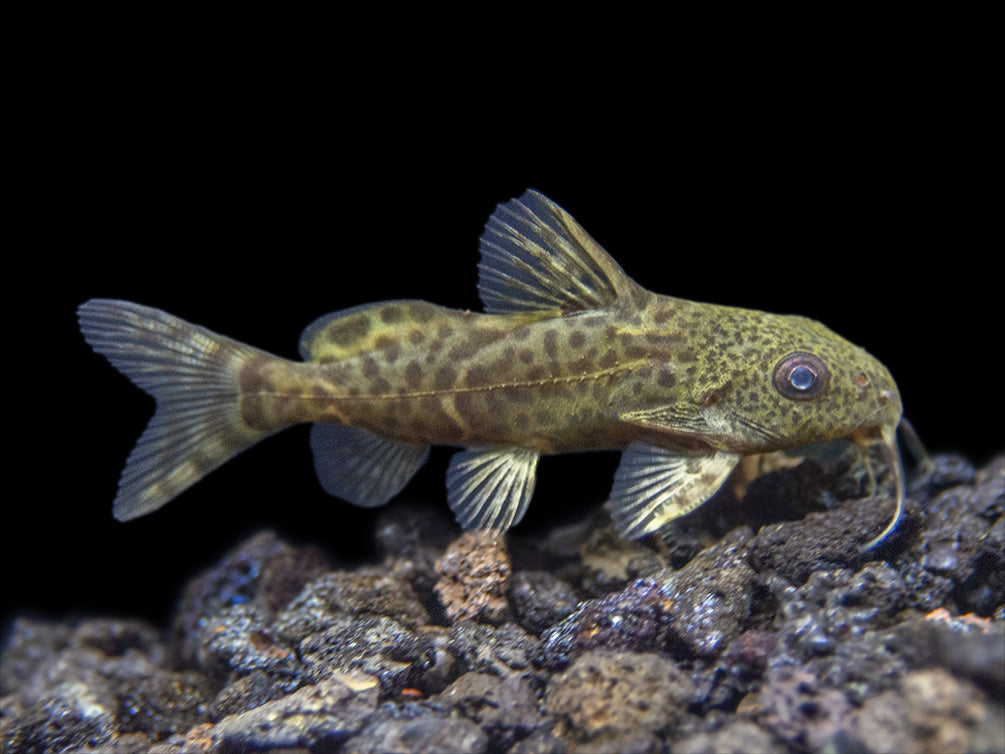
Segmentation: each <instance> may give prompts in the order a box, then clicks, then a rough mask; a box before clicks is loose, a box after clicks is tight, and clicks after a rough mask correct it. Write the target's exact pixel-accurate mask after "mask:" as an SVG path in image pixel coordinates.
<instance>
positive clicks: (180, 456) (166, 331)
mask: <svg viewBox="0 0 1005 754" xmlns="http://www.w3.org/2000/svg"><path fill="white" fill-rule="evenodd" d="M77 317H78V320H79V322H80V330H81V332H82V333H83V334H84V339H85V340H86V341H87V342H88V344H89V345H90V346H91V348H93V349H94V350H95V351H97V352H98V353H100V354H101V355H102V356H104V357H105V358H107V359H108V360H109V361H110V362H111V363H112V365H113V366H114V367H115V368H116V369H118V370H119V371H120V372H122V373H123V374H124V375H126V377H128V378H129V379H130V380H132V381H133V383H135V384H136V385H137V386H138V387H140V388H142V389H143V390H145V391H146V392H147V393H149V394H150V395H151V396H153V397H154V398H155V399H156V401H157V410H156V412H155V413H154V416H153V418H152V419H151V420H150V423H149V424H148V425H147V427H146V429H145V430H144V431H143V434H142V435H141V436H140V439H139V440H138V441H137V443H136V447H135V448H133V451H132V453H130V454H129V459H128V460H127V461H126V467H125V469H124V470H123V471H122V477H121V479H120V480H119V492H118V495H117V496H116V498H115V505H114V508H113V513H114V515H115V517H116V518H117V519H119V520H120V521H127V520H129V519H131V518H137V517H138V516H143V515H145V514H147V513H150V512H151V511H155V510H157V509H158V508H160V507H161V506H162V505H164V504H165V503H167V502H168V501H169V500H171V499H172V498H173V497H175V496H176V495H178V494H179V493H180V492H182V491H183V490H185V489H187V488H188V487H190V486H192V485H193V484H195V483H196V482H197V481H199V480H200V479H202V477H204V476H205V475H206V474H208V473H209V472H211V471H212V470H213V469H215V468H217V467H218V466H220V465H221V464H223V463H225V462H226V461H228V460H230V459H231V458H233V457H234V456H235V455H237V454H238V453H240V452H241V451H242V450H245V449H246V448H248V447H250V446H251V445H253V444H254V443H256V442H258V441H259V440H261V439H262V438H263V437H265V436H266V435H268V434H269V432H267V431H262V430H256V429H253V428H251V427H248V426H247V425H246V424H245V423H244V422H243V421H242V419H241V414H240V404H239V399H240V374H241V368H242V367H243V366H244V364H246V363H247V362H248V360H249V359H252V358H254V357H257V356H262V355H264V354H263V352H262V351H259V350H257V349H255V348H252V347H250V346H246V345H244V344H242V343H238V342H237V341H235V340H231V339H229V338H226V337H223V336H221V335H217V334H216V333H213V332H210V331H209V330H206V329H204V328H202V327H198V326H196V325H192V324H189V323H188V322H185V321H183V320H181V319H178V318H177V317H173V316H171V315H170V314H168V313H166V312H162V311H160V310H159V309H152V308H149V307H146V306H139V305H138V304H133V303H130V302H128V301H112V300H107V299H92V300H90V301H87V302H86V303H84V304H82V305H81V306H80V308H79V309H78V310H77Z"/></svg>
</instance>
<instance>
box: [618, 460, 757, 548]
mask: <svg viewBox="0 0 1005 754" xmlns="http://www.w3.org/2000/svg"><path fill="white" fill-rule="evenodd" d="M739 460H740V456H738V455H736V454H733V453H723V452H716V453H714V454H712V455H700V456H699V455H681V454H679V453H675V452H673V451H671V450H666V449H665V448H658V447H654V446H652V445H645V444H643V443H637V442H636V443H632V444H631V445H629V446H628V448H627V449H626V450H625V452H624V453H623V454H622V456H621V464H620V465H619V466H618V470H617V471H616V472H615V474H614V485H613V487H612V488H611V500H610V507H611V511H612V515H613V518H614V524H615V526H616V527H617V529H618V531H619V532H621V534H622V535H624V536H625V537H627V538H628V539H638V538H639V537H641V536H643V535H645V534H649V533H651V532H654V531H656V530H657V529H659V528H660V527H662V526H663V525H665V524H667V523H668V522H670V521H672V520H673V519H675V518H678V517H680V516H683V515H684V514H685V513H689V512H690V511H692V510H694V509H695V508H697V507H698V506H699V505H701V504H702V503H704V502H705V501H706V500H707V499H708V498H710V497H711V496H712V495H713V494H715V492H716V490H718V489H719V487H721V486H722V483H723V482H724V481H725V480H726V477H727V476H729V473H730V472H731V471H732V470H733V468H734V467H735V466H736V464H737V463H738V462H739Z"/></svg>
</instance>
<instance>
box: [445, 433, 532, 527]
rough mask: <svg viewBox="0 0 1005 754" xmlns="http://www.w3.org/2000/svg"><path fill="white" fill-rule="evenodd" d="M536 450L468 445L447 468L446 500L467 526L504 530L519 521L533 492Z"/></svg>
mask: <svg viewBox="0 0 1005 754" xmlns="http://www.w3.org/2000/svg"><path fill="white" fill-rule="evenodd" d="M540 456H541V454H540V453H538V452H537V451H536V450H530V449H528V448H519V447H504V448H468V449H466V450H462V451H460V452H458V453H455V454H454V456H453V458H451V459H450V466H449V468H448V469H447V502H448V503H449V504H450V508H451V510H453V511H454V515H456V516H457V520H458V521H459V522H460V524H461V526H463V527H464V528H465V529H496V530H499V531H505V530H506V529H509V528H510V527H512V526H514V525H516V524H517V523H519V521H520V519H521V518H523V514H524V513H525V512H526V510H527V504H528V503H529V502H530V498H531V496H532V495H533V494H534V482H535V480H536V476H537V461H538V458H540Z"/></svg>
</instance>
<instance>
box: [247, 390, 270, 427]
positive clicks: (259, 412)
mask: <svg viewBox="0 0 1005 754" xmlns="http://www.w3.org/2000/svg"><path fill="white" fill-rule="evenodd" d="M241 421H243V422H244V423H245V424H246V425H247V426H249V427H251V428H252V429H268V423H267V422H266V418H265V409H264V407H263V405H262V398H261V396H258V395H247V396H242V398H241Z"/></svg>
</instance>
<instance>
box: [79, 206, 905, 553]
mask: <svg viewBox="0 0 1005 754" xmlns="http://www.w3.org/2000/svg"><path fill="white" fill-rule="evenodd" d="M481 251H482V260H481V263H480V267H479V272H480V275H479V292H480V294H481V298H482V301H483V303H484V304H485V309H486V313H484V314H477V313H471V312H462V311H456V310H451V309H446V308H443V307H440V306H436V305H434V304H430V303H426V302H424V301H389V302H384V303H377V304H371V305H366V306H361V307H357V308H355V309H351V310H347V311H344V312H336V313H335V314H332V315H328V316H327V317H324V318H322V319H321V320H319V321H317V322H315V323H314V324H312V325H311V326H310V327H308V328H307V330H306V331H305V332H304V334H303V336H302V338H301V349H300V350H301V355H302V356H303V358H304V362H293V361H289V360H286V359H282V358H279V357H276V356H272V355H269V354H266V353H264V352H262V351H258V350H256V349H254V348H251V347H249V346H245V345H243V344H240V343H237V342H236V341H233V340H230V339H228V338H225V337H222V336H219V335H216V334H214V333H211V332H209V331H207V330H204V329H202V328H199V327H196V326H194V325H190V324H188V323H186V322H183V321H181V320H178V319H177V318H175V317H172V316H171V315H168V314H165V313H164V312H160V311H158V310H155V309H148V308H145V307H140V306H138V305H135V304H130V303H127V302H120V301H104V300H93V301H89V302H87V303H86V304H84V305H83V306H82V307H81V309H80V321H81V328H82V330H83V332H84V335H85V337H86V338H87V340H88V342H89V343H90V344H91V345H92V346H93V347H94V348H95V349H96V350H98V351H99V352H101V353H102V354H104V355H105V356H106V357H108V358H109V360H110V361H111V362H112V363H113V364H114V365H115V366H116V367H118V368H119V369H120V370H122V371H123V372H124V373H125V374H127V375H128V376H129V377H130V378H131V379H133V381H134V382H136V383H137V384H138V385H140V386H141V387H143V388H144V389H146V390H147V391H148V392H150V393H151V394H152V395H154V397H155V398H157V400H158V410H157V413H156V414H155V416H154V418H153V420H152V421H151V423H150V425H149V426H148V428H147V430H146V432H145V433H144V435H143V437H141V439H140V441H139V443H138V444H137V447H136V449H135V450H134V451H133V454H132V455H131V456H130V459H129V462H128V463H127V465H126V469H125V471H124V472H123V478H122V481H121V483H120V489H119V495H118V498H117V499H116V504H115V514H116V516H117V517H118V518H120V519H128V518H133V517H135V516H139V515H143V514H144V513H148V512H150V511H152V510H155V509H156V508H158V507H160V506H161V505H163V504H164V503H166V502H168V500H170V499H171V498H172V497H174V496H175V495H177V494H178V493H179V492H181V491H182V490H184V489H185V488H186V487H188V486H190V485H191V484H193V483H194V482H196V481H197V480H198V479H200V478H201V477H202V476H204V475H205V474H206V473H208V472H209V471H211V470H212V469H214V468H216V467H217V466H219V465H220V464H221V463H223V462H225V461H226V460H227V459H229V458H231V457H232V456H233V455H235V454H236V453H238V452H240V451H241V450H243V449H244V448H246V447H248V446H249V445H251V444H253V443H254V442H257V441H258V440H259V439H261V438H263V437H265V436H266V435H268V434H271V433H272V432H275V431H278V430H280V429H283V428H285V427H288V426H290V425H292V424H297V423H302V422H311V423H313V424H314V429H313V432H312V436H311V442H312V447H313V450H314V457H315V466H316V468H317V471H318V475H319V478H320V479H321V482H322V484H323V485H324V487H325V489H326V490H328V491H329V492H330V493H332V494H334V495H337V496H339V497H342V498H344V499H347V500H349V501H351V502H353V503H356V504H357V505H368V506H369V505H380V504H383V503H385V502H387V501H388V500H389V499H390V498H391V497H393V496H394V495H395V494H396V493H397V492H399V491H400V490H401V489H402V488H403V487H404V486H405V484H406V483H407V482H408V480H409V479H410V478H411V477H412V475H413V474H414V473H415V472H416V471H417V470H418V469H419V467H420V466H421V465H422V463H423V462H424V461H425V458H426V456H427V454H428V448H429V446H430V445H454V446H462V447H464V448H465V450H463V451H462V452H460V453H458V454H456V455H455V456H454V458H453V460H452V461H451V464H450V468H449V470H448V473H447V498H448V501H449V503H450V505H451V507H452V508H453V509H454V511H455V513H456V514H457V517H458V519H459V520H460V522H461V523H462V524H463V525H464V526H465V527H467V528H496V529H506V528H509V527H510V526H512V525H513V524H515V523H516V522H517V521H519V519H520V517H521V516H522V515H523V512H524V510H525V508H526V505H527V503H528V502H529V500H530V497H531V494H532V492H533V487H534V478H535V471H536V464H537V460H538V458H539V456H540V455H541V454H549V453H566V452H573V451H583V450H603V449H619V450H623V451H625V452H624V456H623V459H622V463H621V466H620V467H619V469H618V471H617V473H616V475H615V481H614V487H613V490H612V492H611V507H612V511H613V514H614V519H615V522H616V524H617V525H618V527H619V529H620V530H621V531H622V532H623V533H624V534H625V535H627V536H631V537H637V536H641V535H643V534H646V533H649V532H651V531H654V530H655V529H657V528H659V527H660V526H662V525H663V524H665V523H666V522H668V521H669V520H671V519H673V518H675V517H677V516H679V515H682V514H683V513H686V512H688V511H690V510H692V509H693V508H695V507H696V506H698V505H700V504H701V503H702V502H704V501H705V500H706V499H707V498H708V497H710V496H711V495H712V494H713V493H714V492H715V491H716V490H717V489H718V488H719V486H720V485H721V484H722V482H723V481H724V480H725V479H726V477H727V476H728V475H729V473H730V471H732V469H733V468H734V467H735V466H736V464H737V463H738V461H739V459H740V458H741V456H743V455H747V454H752V453H763V452H767V451H774V450H781V449H787V448H793V447H796V446H800V445H804V444H807V443H813V442H819V441H826V440H833V439H837V438H849V439H852V440H855V441H856V442H859V443H860V444H867V443H871V442H881V443H883V444H884V445H885V446H886V447H887V448H888V449H889V458H890V459H891V467H892V468H893V469H894V476H895V479H896V481H897V488H898V489H897V497H898V506H897V510H898V515H899V510H900V502H901V500H902V497H903V481H902V472H901V471H900V461H899V454H898V453H897V450H896V444H895V439H894V432H895V429H896V427H897V424H898V423H899V421H900V416H901V404H900V397H899V394H898V392H897V387H896V385H895V384H894V381H893V378H892V377H891V376H890V373H889V372H888V371H887V369H886V368H885V367H884V366H883V365H882V364H881V363H879V362H878V361H877V360H876V359H875V358H873V357H872V356H870V355H869V354H868V353H866V352H865V351H864V350H862V349H861V348H859V347H857V346H855V345H853V344H851V343H849V342H848V341H846V340H844V339H843V338H841V337H839V336H837V335H836V334H834V333H833V332H831V331H830V330H828V329H827V328H826V327H824V326H823V325H821V324H819V323H817V322H814V321H812V320H809V319H805V318H803V317H794V316H779V315H774V314H767V313H764V312H759V311H752V310H748V309H737V308H730V307H725V306H715V305H710V304H699V303H693V302H690V301H685V300H682V299H677V298H670V297H668V296H661V295H657V294H655V293H652V292H650V291H647V290H645V289H644V288H642V287H641V286H639V285H638V284H637V283H635V282H634V281H632V280H631V279H630V278H629V277H628V276H627V275H626V274H625V273H624V272H623V271H622V270H621V268H620V267H619V266H618V265H617V264H616V263H615V262H614V260H613V259H612V258H611V257H610V256H609V255H608V254H607V253H606V252H605V251H604V250H603V249H602V248H601V247H600V246H599V245H598V244H597V243H596V242H595V241H593V239H592V238H590V236H589V235H587V233H586V232H585V231H584V230H583V229H582V228H581V227H580V226H579V225H578V224H577V223H576V221H575V220H573V218H572V217H571V216H570V215H568V214H567V213H566V212H565V211H564V210H562V209H561V208H560V207H558V206H557V205H555V204H554V203H552V202H550V201H549V200H548V199H546V198H545V197H543V196H541V195H540V194H538V193H536V192H533V191H528V192H527V193H526V194H524V195H523V196H522V197H520V198H519V199H514V200H512V201H511V202H508V203H506V204H503V205H500V206H499V207H498V208H497V210H496V212H495V213H494V214H493V215H492V217H491V218H490V219H489V222H488V224H487V226H486V229H485V233H484V234H483V236H482V239H481ZM895 521H896V519H895V520H894V521H893V522H891V524H890V526H889V527H887V530H886V531H884V532H883V533H882V534H881V535H880V536H879V537H877V538H876V540H874V543H875V542H876V541H879V539H881V538H882V537H883V536H885V535H886V533H888V531H889V530H890V529H891V528H892V527H893V525H894V523H895Z"/></svg>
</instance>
